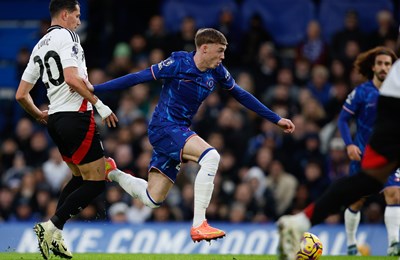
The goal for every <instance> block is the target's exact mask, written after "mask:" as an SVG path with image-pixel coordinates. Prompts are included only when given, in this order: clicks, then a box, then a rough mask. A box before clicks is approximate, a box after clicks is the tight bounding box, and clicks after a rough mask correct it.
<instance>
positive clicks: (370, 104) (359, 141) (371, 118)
mask: <svg viewBox="0 0 400 260" xmlns="http://www.w3.org/2000/svg"><path fill="white" fill-rule="evenodd" d="M378 97H379V90H378V88H377V87H375V86H374V84H373V83H372V81H367V82H365V83H363V84H361V85H359V86H358V87H357V88H355V89H354V90H353V92H351V93H350V94H349V95H348V97H347V100H346V102H345V103H344V105H343V109H344V110H346V111H347V112H349V113H350V114H352V115H353V117H354V118H355V120H356V125H357V132H356V135H355V138H354V144H355V145H357V146H358V147H359V148H360V150H361V151H362V152H364V149H365V146H366V144H367V142H368V139H369V138H370V136H371V134H372V128H373V125H374V123H375V119H376V112H377V102H378Z"/></svg>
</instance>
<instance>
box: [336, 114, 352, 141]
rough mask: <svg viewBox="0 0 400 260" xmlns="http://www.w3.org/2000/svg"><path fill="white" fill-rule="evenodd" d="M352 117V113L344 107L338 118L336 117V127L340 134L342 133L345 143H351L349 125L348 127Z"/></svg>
mask: <svg viewBox="0 0 400 260" xmlns="http://www.w3.org/2000/svg"><path fill="white" fill-rule="evenodd" d="M352 117H353V115H352V114H350V113H349V112H348V111H347V110H345V109H344V108H343V109H342V111H341V112H340V114H339V119H338V127H339V131H340V134H341V135H342V138H343V141H344V143H345V144H346V146H347V145H350V144H353V140H352V138H351V134H350V127H349V121H350V119H351V118H352Z"/></svg>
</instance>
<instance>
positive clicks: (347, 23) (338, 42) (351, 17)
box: [331, 10, 366, 59]
mask: <svg viewBox="0 0 400 260" xmlns="http://www.w3.org/2000/svg"><path fill="white" fill-rule="evenodd" d="M358 23H359V19H358V14H357V12H356V11H354V10H349V11H348V12H347V13H346V16H345V18H344V28H343V29H342V30H339V31H338V32H336V33H335V34H334V35H333V37H332V44H331V46H332V48H331V51H332V58H338V59H343V58H344V57H345V52H346V51H345V50H346V46H347V44H348V42H349V41H355V42H357V43H358V45H359V46H362V47H361V49H365V48H366V46H363V44H364V45H365V38H366V36H365V34H364V33H362V32H361V30H360V28H359V24H358Z"/></svg>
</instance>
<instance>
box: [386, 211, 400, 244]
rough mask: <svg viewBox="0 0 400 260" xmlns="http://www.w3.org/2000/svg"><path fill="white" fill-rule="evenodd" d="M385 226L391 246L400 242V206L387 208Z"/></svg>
mask: <svg viewBox="0 0 400 260" xmlns="http://www.w3.org/2000/svg"><path fill="white" fill-rule="evenodd" d="M385 225H386V230H387V233H388V243H389V246H390V245H391V244H392V243H393V242H399V230H400V205H387V206H386V208H385Z"/></svg>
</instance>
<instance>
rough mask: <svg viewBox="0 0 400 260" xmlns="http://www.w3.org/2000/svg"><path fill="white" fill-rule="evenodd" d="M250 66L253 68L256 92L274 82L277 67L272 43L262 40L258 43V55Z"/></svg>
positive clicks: (263, 89)
mask: <svg viewBox="0 0 400 260" xmlns="http://www.w3.org/2000/svg"><path fill="white" fill-rule="evenodd" d="M248 66H250V68H252V67H251V66H253V67H254V66H256V67H255V68H253V70H254V74H255V81H256V93H262V92H264V91H265V90H266V89H267V88H268V87H269V86H271V85H273V84H276V77H277V71H278V68H279V62H278V58H277V57H276V53H275V47H274V44H273V43H271V42H264V43H261V44H260V47H259V49H258V55H257V58H256V60H255V62H253V63H252V64H251V65H248Z"/></svg>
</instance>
